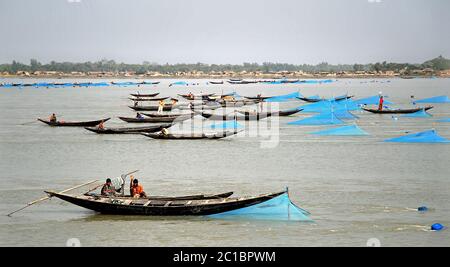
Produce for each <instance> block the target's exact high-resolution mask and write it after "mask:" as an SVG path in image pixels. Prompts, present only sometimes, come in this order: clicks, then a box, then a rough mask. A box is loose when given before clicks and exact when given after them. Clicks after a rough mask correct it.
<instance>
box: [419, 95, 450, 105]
mask: <svg viewBox="0 0 450 267" xmlns="http://www.w3.org/2000/svg"><path fill="white" fill-rule="evenodd" d="M413 103H415V104H416V103H436V104H439V103H450V99H449V98H448V96H445V95H443V96H435V97H431V98H426V99H422V100H417V101H414V102H413Z"/></svg>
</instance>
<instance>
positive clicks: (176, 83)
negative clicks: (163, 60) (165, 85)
mask: <svg viewBox="0 0 450 267" xmlns="http://www.w3.org/2000/svg"><path fill="white" fill-rule="evenodd" d="M171 85H188V83H187V82H183V81H180V82H174V83H171Z"/></svg>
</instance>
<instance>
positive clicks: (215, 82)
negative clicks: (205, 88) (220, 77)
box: [209, 81, 223, 84]
mask: <svg viewBox="0 0 450 267" xmlns="http://www.w3.org/2000/svg"><path fill="white" fill-rule="evenodd" d="M209 83H210V84H223V81H209Z"/></svg>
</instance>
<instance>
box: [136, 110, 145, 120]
mask: <svg viewBox="0 0 450 267" xmlns="http://www.w3.org/2000/svg"><path fill="white" fill-rule="evenodd" d="M136 119H139V120H143V119H144V116H142V114H141V113H139V112H138V113H136Z"/></svg>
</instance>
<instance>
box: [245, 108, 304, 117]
mask: <svg viewBox="0 0 450 267" xmlns="http://www.w3.org/2000/svg"><path fill="white" fill-rule="evenodd" d="M302 110H303V109H298V108H295V109H289V110H280V111H276V112H271V113H270V114H271V116H279V117H287V116H291V115H294V114H296V113H299V112H300V111H302ZM237 112H239V113H240V114H243V115H246V116H252V115H253V116H255V115H256V114H259V115H262V114H264V113H254V112H249V111H241V110H238V111H237Z"/></svg>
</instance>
